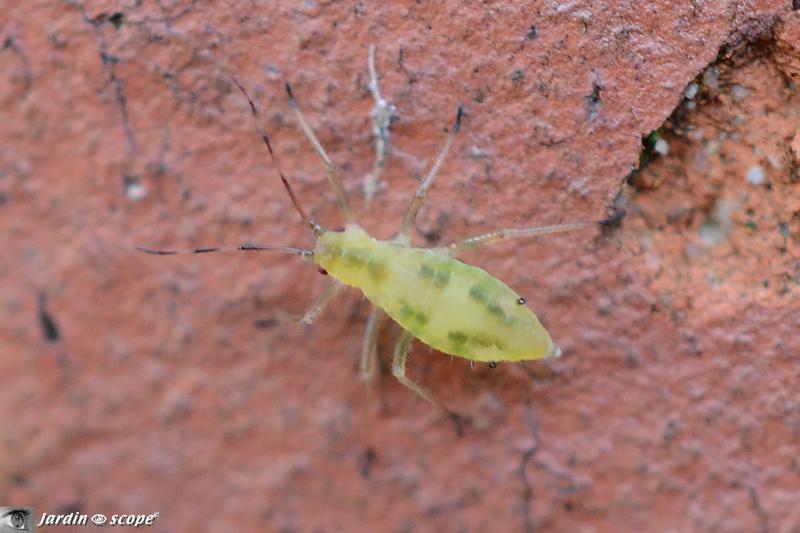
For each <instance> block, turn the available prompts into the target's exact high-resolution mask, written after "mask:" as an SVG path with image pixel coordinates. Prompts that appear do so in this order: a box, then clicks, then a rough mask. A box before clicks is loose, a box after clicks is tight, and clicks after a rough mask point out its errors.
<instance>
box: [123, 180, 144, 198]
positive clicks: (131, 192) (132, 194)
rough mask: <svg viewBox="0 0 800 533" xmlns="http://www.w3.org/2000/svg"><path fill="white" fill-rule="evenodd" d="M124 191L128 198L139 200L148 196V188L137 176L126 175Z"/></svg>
mask: <svg viewBox="0 0 800 533" xmlns="http://www.w3.org/2000/svg"><path fill="white" fill-rule="evenodd" d="M123 193H124V194H125V197H126V198H127V199H128V200H133V201H134V202H138V201H139V200H142V199H143V198H144V197H145V196H147V189H146V188H145V186H144V185H142V182H141V181H140V180H139V178H138V177H136V176H125V179H124V181H123Z"/></svg>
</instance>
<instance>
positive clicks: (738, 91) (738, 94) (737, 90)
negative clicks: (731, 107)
mask: <svg viewBox="0 0 800 533" xmlns="http://www.w3.org/2000/svg"><path fill="white" fill-rule="evenodd" d="M749 93H750V91H748V90H747V88H746V87H742V86H741V85H739V84H738V83H737V84H735V85H734V86H733V87H731V97H732V98H733V101H734V102H741V101H742V100H744V99H745V98H747V95H748V94H749Z"/></svg>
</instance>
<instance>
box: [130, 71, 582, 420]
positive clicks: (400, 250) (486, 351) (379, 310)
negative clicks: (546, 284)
mask: <svg viewBox="0 0 800 533" xmlns="http://www.w3.org/2000/svg"><path fill="white" fill-rule="evenodd" d="M370 65H371V70H372V68H373V67H372V57H371V58H370ZM374 78H375V76H374V74H373V79H374ZM233 81H234V83H235V84H236V85H237V87H239V89H240V90H241V92H242V93H243V94H244V96H245V98H247V101H248V103H249V105H250V111H251V113H252V115H253V118H254V120H255V122H256V127H257V128H258V131H259V133H260V134H261V139H262V140H263V142H264V144H265V146H266V148H267V150H268V152H269V154H270V157H271V159H272V162H273V166H274V168H275V170H276V171H277V173H278V175H279V176H280V179H281V181H282V183H283V185H284V187H285V188H286V191H287V192H288V194H289V197H290V198H291V201H292V204H293V205H294V207H295V209H296V210H297V212H298V213H299V214H300V217H301V218H302V219H303V222H305V224H306V225H307V226H308V227H309V228H310V229H311V231H312V232H313V234H314V236H315V237H316V244H315V246H314V249H313V250H307V249H301V248H295V247H290V246H280V245H272V244H266V245H256V244H242V245H238V246H229V247H211V248H195V249H192V250H175V251H170V250H153V249H142V250H143V251H145V252H149V253H155V254H161V255H172V254H177V253H205V252H213V251H218V250H247V251H253V250H267V251H280V252H286V253H291V254H295V255H300V256H302V257H304V258H306V259H311V260H313V261H314V262H315V263H316V264H317V265H319V267H320V270H321V272H323V273H326V274H329V275H330V276H331V277H332V278H334V280H333V282H332V283H331V284H329V285H328V288H327V289H326V290H325V291H324V292H323V294H322V295H321V296H320V297H319V299H318V300H317V301H316V302H315V303H314V305H313V306H312V307H311V308H310V309H309V311H308V312H307V313H306V314H305V315H304V316H303V318H302V319H301V320H300V322H301V323H304V324H310V323H312V322H313V321H314V320H315V319H316V318H317V317H318V316H319V315H320V314H321V313H322V311H323V310H324V309H325V307H326V306H327V305H328V304H329V303H330V302H331V301H332V300H333V299H334V297H335V296H336V295H337V294H338V292H339V291H340V290H341V289H342V287H343V286H345V285H349V286H353V287H357V288H359V289H360V290H361V291H362V292H363V293H364V295H365V296H366V297H367V299H368V300H369V301H370V302H371V303H372V304H373V305H372V307H371V309H370V314H369V318H368V320H367V331H366V335H365V338H364V344H363V348H362V352H361V371H362V376H363V377H364V378H368V377H370V376H371V375H372V373H373V368H374V364H373V361H374V358H375V352H376V346H377V338H378V332H379V329H380V324H381V322H382V320H383V318H384V317H385V316H386V315H388V316H389V317H390V318H392V319H393V320H394V321H395V322H397V323H398V324H399V325H400V326H401V327H402V328H403V330H404V331H403V332H402V333H401V335H400V338H399V340H398V341H397V344H396V346H395V350H394V357H393V361H392V373H393V374H394V375H395V377H397V379H398V380H400V382H402V383H403V385H405V386H406V387H408V388H409V389H411V390H413V391H414V392H416V393H417V394H419V395H420V396H422V397H423V398H425V399H426V400H429V401H431V402H433V403H435V404H437V405H440V406H442V405H441V404H440V403H439V402H437V401H436V400H434V399H433V398H432V397H431V396H430V395H429V394H428V393H427V392H426V391H425V389H423V388H422V387H420V386H419V385H417V384H416V383H415V382H414V381H412V380H411V379H409V378H408V377H407V376H406V375H405V368H406V358H407V355H408V350H409V348H410V345H411V341H412V340H413V339H414V338H418V339H420V340H421V341H422V342H424V343H426V344H428V345H429V346H431V347H433V348H436V349H437V350H439V351H441V352H444V353H448V354H451V355H455V356H459V357H464V358H466V359H470V360H473V361H482V362H488V363H490V365H492V366H494V365H495V363H496V362H498V361H523V360H530V359H541V358H544V357H550V356H558V355H559V354H560V353H561V352H560V350H559V349H558V347H557V346H556V345H555V344H554V343H553V341H552V340H551V338H550V335H548V333H547V331H546V330H545V329H544V327H542V325H541V324H540V323H539V320H538V319H537V318H536V316H535V315H534V314H533V312H532V311H531V310H530V309H528V307H527V306H526V305H525V299H524V298H521V297H520V296H519V295H518V294H517V293H516V292H514V291H513V290H512V289H511V288H509V287H508V285H506V284H505V283H503V282H502V281H500V280H498V279H497V278H494V277H492V276H491V275H489V274H488V273H487V272H485V271H484V270H482V269H480V268H477V267H474V266H470V265H467V264H465V263H462V262H461V261H459V260H458V259H457V258H456V257H457V255H458V254H459V253H460V252H462V251H464V250H468V249H474V248H479V247H482V246H486V245H489V244H492V243H496V242H500V241H503V240H506V239H512V238H529V237H534V236H537V235H543V234H547V233H556V232H561V231H568V230H574V229H581V228H587V227H591V226H593V225H594V224H595V223H593V222H577V223H572V224H558V225H553V226H540V227H531V228H520V229H500V230H496V231H491V232H488V233H484V234H481V235H476V236H473V237H470V238H467V239H464V240H462V241H458V242H455V243H453V244H450V245H449V246H445V247H440V248H415V247H412V246H411V234H412V232H413V227H414V222H415V220H416V216H417V213H418V212H419V209H420V208H421V206H422V203H423V200H424V199H425V196H426V194H427V192H428V190H429V189H430V187H431V185H432V184H433V181H434V178H435V177H436V174H437V172H438V170H439V167H440V166H441V164H442V161H443V160H444V158H445V155H446V154H447V152H448V150H449V148H450V145H451V144H452V142H453V139H454V137H455V135H456V133H457V132H458V130H459V127H460V124H461V119H462V109H461V107H459V108H458V113H457V115H456V120H455V124H454V126H453V128H452V129H451V130H450V134H449V136H448V137H447V140H446V142H445V143H444V146H442V148H441V149H440V150H439V153H438V155H437V156H436V158H435V160H434V162H433V164H432V165H431V168H430V170H429V171H428V173H427V176H426V177H425V179H424V180H423V181H422V183H421V184H420V186H419V188H418V189H417V191H416V194H415V195H414V197H413V198H412V200H411V202H410V205H409V207H408V210H407V212H406V215H405V218H404V220H403V224H402V226H401V229H400V231H399V232H398V234H397V237H396V238H395V239H393V240H390V241H380V240H376V239H374V238H372V237H370V236H369V235H368V234H367V233H366V232H365V231H364V230H363V229H361V227H360V226H359V225H358V224H357V223H356V222H355V217H354V216H353V213H352V211H351V209H350V204H349V200H348V197H347V194H346V192H345V190H344V187H343V185H342V181H341V178H340V177H339V172H338V168H337V167H336V166H335V165H334V164H333V162H332V161H331V159H330V158H329V157H328V154H327V153H326V152H325V150H324V148H323V147H322V145H321V144H320V142H319V140H317V138H316V136H315V135H314V132H313V131H312V129H311V127H310V126H309V125H308V123H307V122H306V120H305V118H304V116H303V114H302V113H301V112H300V110H299V109H298V107H297V103H296V101H295V99H294V96H293V95H292V90H291V87H289V85H288V84H287V85H286V90H287V93H288V95H289V103H290V105H291V108H292V111H293V113H294V115H295V118H296V120H297V122H298V124H299V125H300V127H301V128H302V130H303V131H304V133H305V135H306V137H307V138H308V140H309V141H310V143H311V145H312V146H313V147H314V150H315V151H316V152H317V154H319V156H320V157H321V158H322V160H323V161H324V163H325V166H326V169H327V172H326V177H327V179H328V181H329V182H330V184H331V186H332V187H333V190H334V192H335V194H336V200H337V203H338V205H339V209H340V211H341V212H342V215H343V216H344V219H345V229H344V230H342V231H329V230H327V229H325V228H323V227H322V226H321V225H320V224H318V223H317V222H315V221H314V220H312V219H311V218H310V217H309V216H308V215H307V214H306V213H305V211H304V210H303V208H302V207H301V206H300V204H299V202H298V201H297V197H296V196H295V193H294V191H293V190H292V187H291V186H290V184H289V180H288V179H287V178H286V176H285V175H284V173H283V171H282V170H281V166H280V163H279V161H278V158H277V156H276V154H275V153H274V152H273V150H272V146H271V145H270V141H269V137H268V136H267V133H266V132H265V131H264V130H263V129H262V128H261V126H260V124H259V117H258V111H257V108H256V106H255V103H254V102H253V100H252V99H251V98H250V96H249V95H248V94H247V92H246V90H245V89H244V87H243V86H242V85H241V84H239V82H238V81H236V80H233ZM376 142H380V139H376ZM382 153H383V152H381V150H378V157H379V158H381V157H382ZM369 197H370V195H369V194H367V198H368V199H369ZM442 407H443V408H444V406H442ZM445 409H446V408H445ZM446 410H447V409H446ZM448 411H449V410H448ZM449 412H450V411H449ZM450 413H451V414H453V416H456V415H455V414H454V413H452V412H450Z"/></svg>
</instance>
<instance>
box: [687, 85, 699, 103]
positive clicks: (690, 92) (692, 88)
mask: <svg viewBox="0 0 800 533" xmlns="http://www.w3.org/2000/svg"><path fill="white" fill-rule="evenodd" d="M699 90H700V86H699V85H697V84H696V83H690V84H689V86H688V87H687V88H686V92H685V93H684V94H685V96H686V98H688V99H689V100H692V99H694V97H695V96H697V92H698V91H699Z"/></svg>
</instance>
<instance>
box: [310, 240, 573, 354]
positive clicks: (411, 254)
mask: <svg viewBox="0 0 800 533" xmlns="http://www.w3.org/2000/svg"><path fill="white" fill-rule="evenodd" d="M314 261H315V262H317V263H318V264H319V265H320V266H321V267H322V268H324V269H325V270H326V271H327V272H328V274H330V275H331V276H333V277H335V278H336V279H338V280H339V281H341V282H342V283H345V284H346V285H351V286H353V287H358V288H359V289H361V291H362V292H363V293H364V296H366V297H367V299H368V300H369V301H370V302H372V303H373V304H375V305H377V306H378V307H380V308H381V309H382V310H383V311H385V312H386V314H388V315H389V316H390V317H391V318H392V319H393V320H394V321H395V322H397V323H398V324H400V325H401V326H402V327H403V329H405V330H406V331H408V332H410V333H411V334H413V335H414V337H416V338H417V339H419V340H421V341H422V342H424V343H425V344H427V345H429V346H432V347H433V348H436V349H437V350H439V351H441V352H444V353H448V354H451V355H456V356H459V357H465V358H467V359H472V360H474V361H485V362H492V361H523V360H526V359H540V358H542V357H547V356H552V355H557V354H558V348H557V347H556V345H555V344H553V341H552V340H551V339H550V336H549V335H548V334H547V331H545V329H544V328H543V327H542V325H541V324H540V323H539V320H537V318H536V316H535V315H534V314H533V313H532V312H531V310H530V309H528V307H527V306H526V305H525V304H524V300H522V299H521V298H520V296H519V295H518V294H517V293H515V292H514V291H513V290H511V288H509V287H508V285H506V284H505V283H503V282H502V281H500V280H498V279H497V278H494V277H492V276H491V275H489V274H487V273H486V272H485V271H484V270H481V269H480V268H477V267H474V266H470V265H467V264H465V263H462V262H461V261H459V260H458V259H454V258H452V257H450V256H449V255H448V254H447V253H446V252H444V251H441V250H429V249H420V248H411V247H408V246H405V245H403V244H398V243H397V242H386V241H379V240H376V239H373V238H372V237H370V236H369V235H367V233H366V232H365V231H364V230H362V229H361V228H360V227H358V226H356V225H350V226H348V227H347V228H346V229H345V231H344V232H341V233H335V232H327V233H324V234H322V235H321V236H320V237H319V240H318V241H317V246H316V248H315V249H314Z"/></svg>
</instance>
